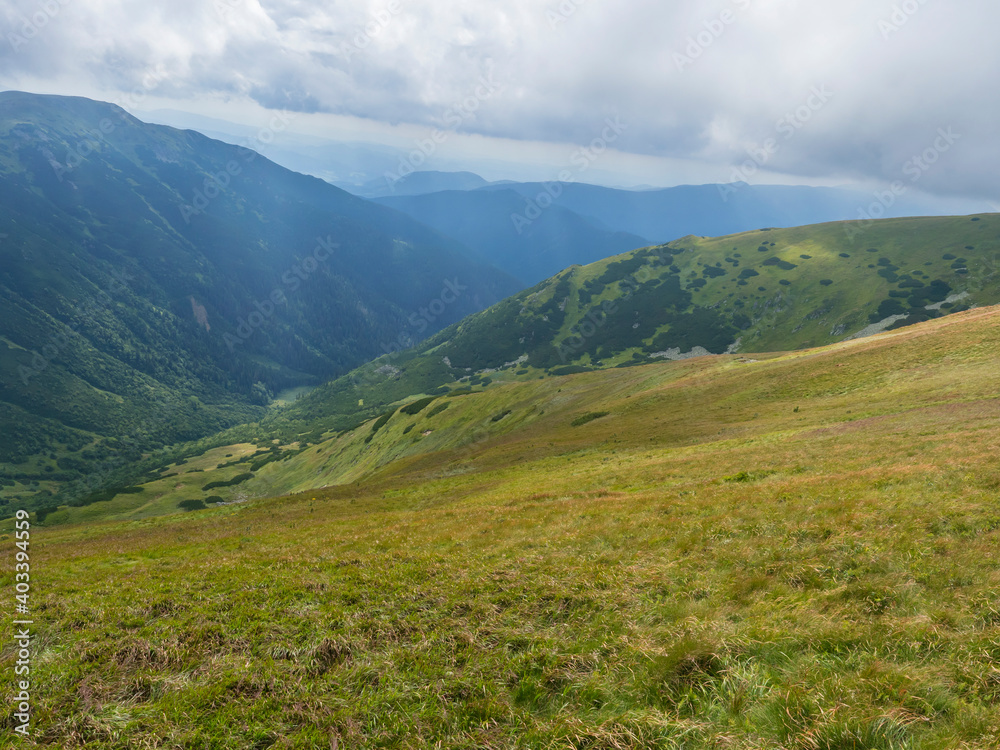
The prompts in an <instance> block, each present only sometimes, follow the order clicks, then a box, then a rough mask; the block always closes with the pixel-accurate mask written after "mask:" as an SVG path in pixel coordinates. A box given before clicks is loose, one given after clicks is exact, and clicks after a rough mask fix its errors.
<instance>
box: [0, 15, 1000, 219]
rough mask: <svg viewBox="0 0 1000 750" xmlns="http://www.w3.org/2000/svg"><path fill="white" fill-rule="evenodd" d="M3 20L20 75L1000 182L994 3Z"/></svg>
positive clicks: (2, 70) (864, 174) (827, 168)
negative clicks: (608, 127) (620, 129)
mask: <svg viewBox="0 0 1000 750" xmlns="http://www.w3.org/2000/svg"><path fill="white" fill-rule="evenodd" d="M0 23H2V24H3V27H2V32H3V40H0V88H5V89H6V88H26V89H28V90H40V89H42V88H44V90H45V91H47V92H58V93H66V94H73V93H83V94H86V95H93V94H94V92H101V93H103V94H104V98H107V99H120V98H121V97H122V96H125V95H127V92H128V91H130V90H132V89H134V88H135V87H144V89H143V90H144V91H148V92H149V94H150V95H153V96H155V97H156V98H157V100H158V101H164V100H168V101H172V102H174V103H175V106H176V107H177V108H178V109H185V108H186V109H189V110H192V111H197V110H198V102H201V101H205V100H207V99H216V100H218V99H219V98H220V97H221V98H224V97H229V98H230V100H231V101H232V102H233V103H234V104H237V103H239V102H241V101H244V100H253V101H255V102H257V103H258V104H260V105H263V106H264V107H268V108H288V109H294V110H298V111H303V112H327V113H333V114H337V115H346V116H351V117H359V118H366V119H370V120H374V121H378V122H382V123H390V124H414V125H419V126H425V127H427V128H431V127H435V126H436V127H446V128H447V127H454V126H455V122H456V119H455V118H456V114H457V115H458V117H459V119H460V123H461V124H460V126H459V127H460V130H461V131H462V132H465V133H473V134H482V135H485V136H493V137H502V138H506V139H513V140H515V141H518V140H532V141H547V142H554V143H574V144H581V145H582V144H587V143H589V142H591V141H592V140H593V139H594V138H595V137H597V136H599V135H600V134H601V131H602V129H603V128H604V127H605V125H604V123H605V122H606V120H607V118H609V117H610V118H619V119H620V121H621V122H622V123H623V124H625V125H627V129H626V130H625V131H624V133H623V134H622V136H621V138H620V139H619V140H618V141H617V142H616V143H615V148H617V149H618V150H620V151H624V152H627V153H633V154H640V155H647V156H656V157H669V158H678V159H693V160H696V161H700V162H703V163H705V164H706V165H710V166H712V167H714V168H715V169H716V170H718V168H719V167H725V169H726V172H727V173H728V172H732V173H733V174H734V175H736V176H740V173H739V172H738V170H739V169H740V165H741V164H743V165H744V167H742V168H743V170H744V172H743V176H745V177H747V178H748V181H750V182H754V181H755V179H754V175H751V174H750V172H751V171H752V170H748V169H747V168H746V161H747V159H749V158H754V159H756V162H757V164H758V169H762V170H766V171H771V172H776V173H783V174H786V175H792V176H798V177H800V178H802V179H804V180H806V179H821V180H845V181H847V180H877V181H880V182H890V181H893V180H900V181H903V182H905V183H907V184H908V185H910V184H914V185H916V186H917V187H919V189H921V190H924V191H928V192H934V193H939V194H942V195H946V194H950V195H963V196H969V197H976V198H982V199H995V200H1000V189H998V187H997V182H998V180H997V176H996V168H997V166H998V165H1000V147H998V145H997V144H998V139H997V138H996V135H995V129H996V123H997V119H998V118H997V115H998V109H1000V97H997V96H996V93H995V84H996V82H997V80H998V78H1000V45H998V44H997V42H996V30H997V29H998V28H1000V5H998V4H997V3H996V0H923V1H922V2H921V1H920V0H905V1H897V0H714V1H713V0H678V1H677V2H670V3H665V2H663V0H564V1H563V2H562V3H561V4H560V3H559V2H557V0H551V2H548V3H546V2H538V0H503V1H502V2H499V1H497V0H479V1H478V2H476V3H469V2H459V0H392V1H391V2H390V0H349V1H347V0H332V1H331V2H321V3H312V2H306V1H305V0H171V2H170V3H169V4H168V3H166V2H155V1H154V2H150V0H48V2H46V1H45V0H0ZM486 83H488V84H490V88H489V89H485V88H484V85H485V84H486ZM484 92H485V93H484ZM463 102H465V104H463ZM473 110H474V111H473ZM789 115H791V116H790V117H789ZM946 136H947V137H946ZM769 139H771V141H772V144H771V146H768V140H769ZM748 150H749V152H750V153H751V154H753V155H754V156H753V157H751V156H748ZM921 154H926V155H927V156H928V157H929V159H928V161H927V162H921V163H915V162H913V161H911V160H912V159H913V157H915V156H919V155H921ZM930 159H933V163H930ZM925 167H926V168H925ZM918 175H919V176H918Z"/></svg>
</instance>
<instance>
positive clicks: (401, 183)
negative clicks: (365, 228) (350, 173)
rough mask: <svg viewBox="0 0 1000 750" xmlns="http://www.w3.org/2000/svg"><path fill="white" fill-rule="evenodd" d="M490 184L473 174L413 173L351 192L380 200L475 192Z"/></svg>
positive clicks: (378, 181)
mask: <svg viewBox="0 0 1000 750" xmlns="http://www.w3.org/2000/svg"><path fill="white" fill-rule="evenodd" d="M490 184H491V183H489V182H487V181H486V180H484V179H483V178H482V177H480V176H479V175H477V174H474V173H473V172H434V171H426V172H413V173H411V174H408V175H406V176H405V177H400V178H399V179H398V180H389V179H388V178H387V177H385V176H382V177H379V178H378V179H375V180H372V181H371V182H369V183H367V184H365V185H363V186H361V187H359V188H355V189H352V190H351V192H353V193H355V194H356V195H360V196H362V197H364V198H382V197H389V196H398V195H424V194H425V193H437V192H441V191H445V190H476V189H477V188H481V187H487V186H488V185H490Z"/></svg>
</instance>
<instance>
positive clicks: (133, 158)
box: [0, 92, 520, 512]
mask: <svg viewBox="0 0 1000 750" xmlns="http://www.w3.org/2000/svg"><path fill="white" fill-rule="evenodd" d="M519 288H520V286H519V285H518V284H517V283H516V282H515V281H514V280H513V279H512V278H511V277H509V276H507V275H506V274H504V273H502V272H500V271H498V270H496V269H495V268H493V267H492V266H489V265H488V264H486V263H485V262H482V261H481V260H477V259H476V257H475V254H474V253H473V252H472V251H471V250H469V249H468V248H466V247H464V246H462V245H460V244H458V243H457V242H455V241H453V240H450V239H447V238H445V237H443V236H442V235H440V234H438V233H436V232H434V231H432V230H430V229H428V228H427V227H425V226H423V225H421V224H419V223H417V222H415V221H413V220H412V219H410V218H408V217H406V216H405V215H403V214H400V213H398V212H395V211H393V210H391V209H388V208H385V207H382V206H378V205H375V204H372V203H370V202H367V201H364V200H362V199H359V198H356V197H354V196H352V195H349V194H348V193H346V192H344V191H342V190H339V189H337V188H335V187H333V186H331V185H329V184H327V183H325V182H323V181H321V180H318V179H315V178H312V177H306V176H303V175H299V174H295V173H293V172H290V171H288V170H286V169H284V168H281V167H278V166H277V165H275V164H273V163H271V162H269V161H267V160H266V159H264V158H263V157H261V156H259V155H258V154H256V153H255V152H253V151H250V150H248V149H245V148H238V147H235V146H230V145H227V144H224V143H221V142H218V141H213V140H211V139H209V138H206V137H204V136H202V135H199V134H198V133H195V132H193V131H180V130H175V129H172V128H168V127H162V126H153V125H147V124H145V123H142V122H140V121H139V120H136V119H135V118H133V117H131V116H130V115H128V114H126V113H125V111H124V110H122V109H120V108H118V107H115V106H113V105H110V104H103V103H100V102H94V101H90V100H87V99H79V98H70V97H50V96H35V95H29V94H21V93H16V92H6V93H2V94H0V423H2V424H3V426H4V429H3V430H2V431H0V484H2V485H3V488H2V490H3V493H4V494H3V495H0V503H2V502H3V501H4V498H15V497H16V498H18V499H19V500H18V502H21V503H28V504H29V506H30V507H35V505H37V503H38V502H39V499H40V498H41V499H44V498H45V497H46V496H47V495H48V494H49V493H51V492H54V491H56V490H59V489H60V488H62V489H63V491H64V493H69V494H70V495H73V496H80V495H83V494H86V493H87V492H89V491H91V490H93V489H96V488H100V487H101V486H102V485H103V484H105V483H107V482H108V481H111V480H114V479H115V477H117V476H118V474H119V473H120V471H121V469H122V468H123V467H125V466H129V465H132V464H133V463H134V462H135V461H137V460H138V459H140V458H141V457H142V456H143V455H144V454H147V453H149V452H150V451H152V450H155V449H157V448H158V447H160V446H163V445H167V444H173V443H178V442H182V441H190V440H193V439H197V438H200V437H203V436H205V435H209V434H214V433H216V432H218V431H219V430H221V429H223V428H226V427H229V426H232V425H235V424H240V423H243V422H246V421H249V420H253V419H258V418H260V417H261V416H263V415H264V413H265V407H266V406H267V405H268V404H269V403H270V402H271V400H272V398H273V397H274V396H276V395H277V394H279V393H280V392H282V391H284V390H286V389H290V388H295V387H302V386H315V385H318V384H320V383H322V382H324V381H326V380H328V379H330V378H332V377H336V376H338V375H340V374H343V373H345V372H349V371H350V370H352V369H353V368H354V367H356V366H358V365H359V364H362V363H364V362H367V361H369V360H371V359H372V358H374V357H376V356H378V355H379V354H382V353H384V352H385V351H386V350H388V349H389V348H390V347H391V346H392V345H395V344H396V342H398V341H400V340H407V341H410V342H413V341H416V340H419V339H421V338H423V337H425V336H426V335H428V334H430V333H433V332H434V331H436V330H439V329H440V328H442V327H444V326H446V325H448V324H450V323H453V322H455V321H457V320H460V319H462V318H463V317H465V316H466V315H468V314H470V313H472V312H475V311H477V310H481V309H483V308H484V307H487V306H488V305H490V304H493V303H494V302H496V301H498V300H500V299H503V298H504V297H506V296H507V295H508V294H511V293H513V292H514V291H516V290H517V289H519ZM424 310H428V312H426V313H425V312H423V311H424ZM79 480H84V481H82V482H81V481H79ZM74 481H75V483H74V484H68V483H72V482H74ZM67 485H68V488H67ZM0 512H2V510H0Z"/></svg>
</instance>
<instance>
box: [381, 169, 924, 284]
mask: <svg viewBox="0 0 1000 750" xmlns="http://www.w3.org/2000/svg"><path fill="white" fill-rule="evenodd" d="M419 174H421V173H419V172H418V173H415V174H414V175H412V176H411V178H408V180H407V181H406V183H405V185H404V188H405V189H406V190H412V189H414V188H416V187H418V186H419V185H421V184H423V185H425V186H430V185H431V184H440V183H443V182H445V181H446V180H445V178H444V177H442V176H440V175H438V176H436V177H435V178H434V179H433V180H422V181H419V182H418V181H414V180H413V178H416V177H417V175H419ZM401 184H402V183H401ZM376 201H377V202H379V203H382V204H383V205H386V206H391V207H393V208H396V209H399V210H400V211H404V212H405V213H407V214H409V215H410V216H412V217H414V218H416V219H418V220H420V221H423V222H424V223H426V224H428V225H430V226H432V227H434V228H435V229H438V230H439V231H441V232H443V233H444V234H447V235H450V236H452V237H455V238H456V239H459V240H461V241H462V242H463V243H465V244H467V245H469V246H470V247H475V248H478V249H479V250H481V251H482V252H484V253H485V254H486V256H487V257H488V258H489V259H490V260H491V261H492V262H493V263H495V264H496V265H497V266H499V267H500V268H502V269H504V270H505V271H507V272H508V273H511V274H513V275H515V276H517V277H518V278H519V279H521V280H522V281H523V282H524V283H525V284H526V285H527V284H534V283H537V282H539V281H541V280H542V279H545V278H547V277H549V276H552V275H553V274H556V273H558V272H559V271H561V270H562V269H564V268H566V267H568V266H570V265H573V264H587V263H593V262H595V261H598V260H600V259H602V258H605V257H607V256H608V255H612V254H616V253H618V252H622V251H624V250H627V249H633V248H638V247H642V246H646V245H657V244H661V243H664V242H668V241H670V240H674V239H677V238H678V237H684V236H687V235H697V236H701V237H718V236H723V235H727V234H735V233H738V232H745V231H750V230H754V229H761V228H764V227H776V228H786V227H794V226H804V225H808V224H818V223H823V222H830V221H840V220H850V219H856V218H858V216H859V215H860V214H859V212H860V210H861V209H867V207H868V206H869V205H870V204H871V201H872V196H871V195H866V194H864V193H859V192H856V191H850V190H841V189H835V188H812V187H787V186H769V185H763V186H751V185H747V184H732V185H698V186H681V187H673V188H664V189H659V190H646V191H632V190H619V189H614V188H606V187H599V186H596V185H585V184H578V183H558V182H554V183H504V184H489V185H485V186H481V187H479V188H477V189H475V190H474V191H472V192H468V191H464V192H462V191H459V190H456V189H451V190H448V191H445V192H435V193H427V194H423V195H404V194H400V195H395V196H390V197H384V198H376ZM935 208H936V206H935V204H933V203H928V202H925V201H922V200H919V199H910V200H906V199H905V198H903V199H900V200H899V201H898V202H897V203H896V204H895V205H893V206H892V207H891V209H890V210H889V211H887V212H886V213H887V215H888V216H893V217H906V216H923V215H932V214H934V213H936V211H935Z"/></svg>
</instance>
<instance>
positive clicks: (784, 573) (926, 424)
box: [0, 243, 1000, 750]
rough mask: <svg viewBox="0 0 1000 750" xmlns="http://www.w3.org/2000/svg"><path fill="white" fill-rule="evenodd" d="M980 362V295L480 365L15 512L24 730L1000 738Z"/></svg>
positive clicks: (988, 382) (283, 739)
mask: <svg viewBox="0 0 1000 750" xmlns="http://www.w3.org/2000/svg"><path fill="white" fill-rule="evenodd" d="M970 244H971V243H970ZM813 254H814V255H815V254H816V253H813ZM998 367H1000V308H984V309H976V310H971V311H967V312H963V313H960V314H956V315H952V316H948V317H946V318H942V319H938V320H932V321H926V322H924V323H921V324H919V325H916V326H912V327H907V328H905V329H902V330H898V331H894V332H891V333H887V334H884V335H881V336H876V337H873V338H865V339H860V340H855V341H850V342H846V343H838V344H835V345H831V346H828V347H826V348H821V349H810V350H803V351H797V352H792V353H787V354H774V355H766V356H756V355H755V356H746V355H737V354H733V355H724V356H721V357H715V358H704V357H703V358H696V359H690V360H686V361H680V362H667V361H664V362H658V363H653V364H647V365H642V366H637V367H629V368H610V369H605V370H602V371H597V372H586V373H580V374H575V375H570V376H564V377H549V378H545V379H543V380H538V379H537V378H535V379H532V380H525V381H523V382H513V383H508V384H501V383H494V384H492V385H491V386H490V387H489V388H487V389H486V390H485V391H484V392H479V393H471V394H467V395H461V396H453V397H450V398H447V397H441V398H436V399H434V400H432V401H428V400H427V399H422V400H418V401H413V402H411V404H410V405H409V406H408V408H405V409H396V410H394V411H393V412H392V413H391V414H389V415H388V416H386V417H385V418H383V419H380V420H378V421H377V422H376V421H370V422H368V423H366V424H364V425H362V426H360V427H358V428H356V429H354V430H352V431H349V432H347V433H346V434H344V435H342V436H340V437H339V438H337V439H336V440H334V441H333V442H329V443H325V444H321V445H316V446H311V447H309V448H307V449H306V450H305V451H304V452H302V453H298V454H297V455H291V454H292V453H294V451H295V450H297V448H296V447H295V446H294V445H292V444H288V445H286V446H284V447H279V448H276V450H275V451H274V452H278V451H280V452H281V453H282V454H283V455H282V456H281V457H279V458H278V459H276V460H271V461H270V462H269V463H267V464H265V465H263V466H261V467H259V468H258V469H257V470H256V472H250V473H256V474H258V475H259V477H260V478H261V479H260V481H263V478H265V477H266V478H267V479H268V481H270V482H271V483H272V487H273V488H274V489H275V490H280V488H282V487H290V486H293V485H294V484H295V483H296V482H303V481H305V480H306V479H307V477H308V475H309V473H310V472H322V481H323V482H329V483H331V484H332V483H334V482H338V481H342V482H349V483H348V484H344V485H341V486H330V487H328V488H326V489H316V490H312V491H310V492H308V493H305V494H299V495H297V496H294V497H287V498H276V499H261V500H256V501H254V500H250V499H248V498H250V497H252V493H248V495H247V498H244V500H247V501H245V502H236V503H235V504H227V505H224V506H222V507H219V508H217V509H212V510H200V511H194V512H191V513H186V514H184V515H181V516H171V517H162V518H146V519H142V520H133V521H119V522H108V521H102V522H99V523H84V524H81V525H75V526H66V525H56V526H53V527H51V528H48V529H46V528H38V527H36V528H34V529H33V531H32V537H31V539H32V541H31V544H32V547H31V549H32V563H33V568H32V570H35V569H36V568H37V570H38V571H39V576H40V577H41V579H42V580H44V585H41V584H39V588H38V591H37V593H36V594H34V595H33V600H32V601H33V607H35V608H36V611H37V617H36V618H35V619H36V621H37V623H38V624H37V631H38V638H37V641H36V649H37V650H36V656H35V660H34V667H33V668H34V673H33V674H34V678H35V679H36V680H37V681H38V684H40V685H44V686H45V687H44V689H40V690H38V691H37V693H36V698H35V708H34V711H35V714H34V715H35V722H36V733H35V737H36V740H37V744H38V745H39V746H43V747H59V748H74V747H80V748H82V747H87V748H95V749H97V750H101V749H104V748H130V747H140V746H157V745H158V746H163V747H220V748H222V747H289V748H320V747H322V748H326V747H332V746H336V747H372V748H375V747H384V748H389V747H441V748H464V747H495V748H501V747H503V748H515V747H523V748H553V749H554V748H564V747H566V748H648V747H667V748H722V747H725V748H732V749H733V750H751V749H757V748H765V747H767V748H802V749H805V748H823V749H834V748H836V749H847V748H865V749H866V750H937V749H939V748H940V749H943V748H960V747H964V748H988V747H996V746H997V745H998V743H1000V733H998V727H1000V690H998V680H997V674H998V673H1000V652H998V650H997V645H996V644H997V642H998V638H1000V599H998V596H997V573H996V571H997V565H998V560H997V548H998V539H997V535H998V529H1000V521H998V518H1000V516H998V508H997V499H996V491H997V487H998V482H1000V474H998V472H997V469H996V460H995V457H996V453H997V450H998V445H1000V409H998V400H997V395H996V372H997V370H998ZM445 406H446V408H442V407H445ZM411 425H412V427H411ZM376 427H377V429H376ZM369 438H371V439H370V440H369ZM261 452H262V451H261V450H260V449H259V448H255V447H254V446H253V445H252V444H244V445H232V446H229V447H225V448H223V449H220V451H219V452H217V453H215V454H211V455H209V454H206V455H205V456H203V457H202V458H199V459H192V460H191V461H189V462H188V464H181V465H180V466H175V467H173V468H172V469H171V470H170V474H171V477H164V478H163V480H161V481H170V482H173V483H174V484H183V483H184V482H186V481H188V480H187V479H185V478H186V477H190V476H200V475H201V474H200V473H199V472H198V470H199V469H201V470H203V471H204V470H205V469H207V468H209V467H211V466H213V465H217V464H218V463H220V462H222V463H225V462H238V461H240V460H242V459H243V458H244V457H246V456H249V455H251V454H254V453H257V454H259V453H261ZM267 452H271V451H270V450H269V451H267ZM285 453H288V454H289V455H287V456H286V455H284V454H285ZM227 454H228V455H227ZM281 458H283V459H284V460H281ZM260 460H263V459H262V458H261V457H258V458H257V461H260ZM359 462H361V463H360V465H359ZM221 471H224V472H228V474H227V476H226V477H225V480H226V481H235V480H237V479H238V478H239V477H240V475H241V474H243V473H247V472H246V469H245V467H241V466H239V465H236V464H234V465H233V466H231V467H229V468H227V469H224V470H221ZM185 472H194V473H193V474H190V473H185ZM296 474H297V475H298V476H297V478H296V476H295V475H296ZM205 475H206V476H207V473H206V474H205ZM243 486H244V484H243V483H238V484H235V485H232V486H228V487H219V488H216V489H215V490H213V491H214V492H217V493H218V494H220V495H226V501H227V502H232V501H234V500H239V499H240V498H239V497H235V496H233V495H230V494H228V493H233V492H235V491H236V490H238V489H239V488H240V487H243ZM148 491H149V490H148V489H146V490H144V492H148ZM151 499H152V498H147V501H148V500H151ZM113 502H116V503H117V502H119V500H118V499H116V500H115V501H113ZM122 510H123V512H125V511H126V510H127V509H124V508H123V509H122ZM60 513H65V511H60ZM51 520H55V516H53V517H52V519H51ZM47 523H48V521H47ZM8 526H9V525H8ZM0 541H3V543H5V544H12V535H11V534H10V533H9V531H7V532H5V533H0ZM13 580H14V579H13V571H12V570H11V569H10V568H7V569H5V570H4V571H3V572H2V573H0V586H5V587H8V589H9V588H10V587H12V586H13ZM9 628H10V625H9V621H5V623H4V625H3V626H2V628H0V637H3V638H4V639H5V640H8V642H9V640H10V637H11V634H10V632H9ZM14 653H15V652H14V651H13V650H10V649H8V650H7V651H5V652H3V655H2V656H0V668H3V669H12V668H13V660H14V659H15V656H14ZM10 732H11V727H10V725H9V724H8V725H5V726H3V727H0V740H2V741H3V742H10V741H12V737H11V735H10Z"/></svg>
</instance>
